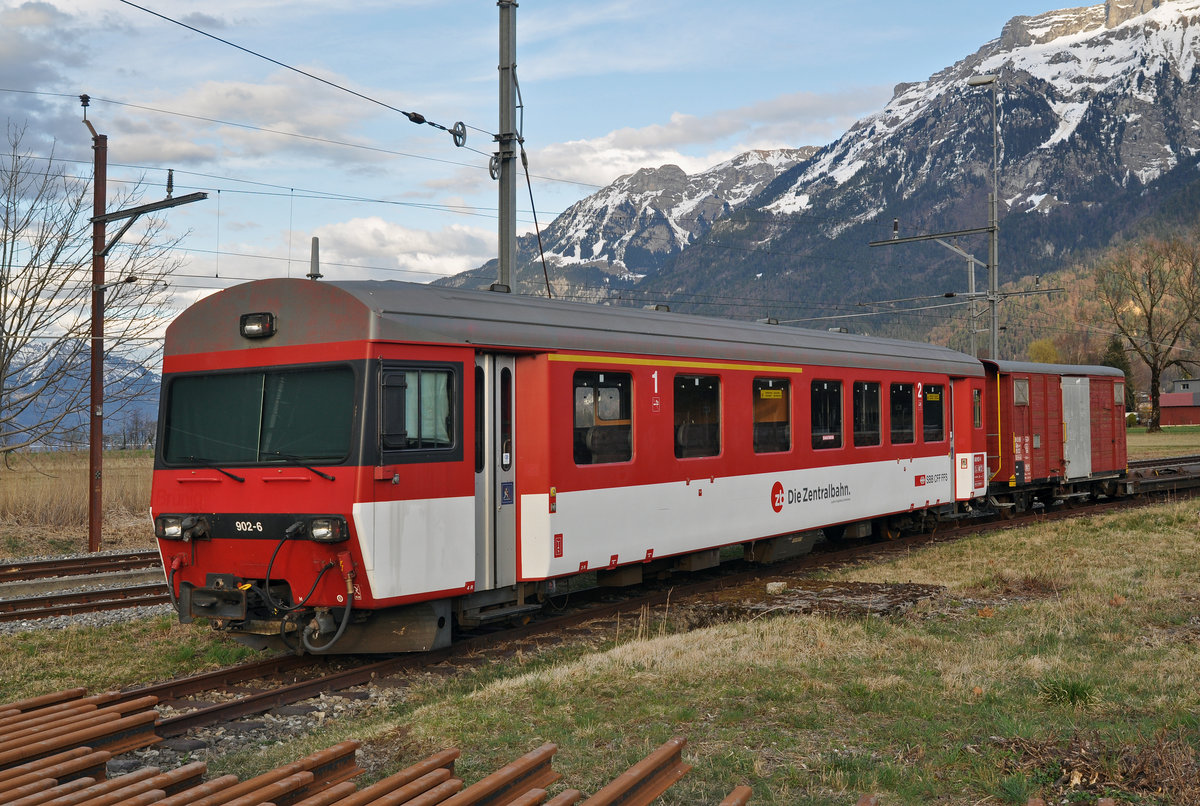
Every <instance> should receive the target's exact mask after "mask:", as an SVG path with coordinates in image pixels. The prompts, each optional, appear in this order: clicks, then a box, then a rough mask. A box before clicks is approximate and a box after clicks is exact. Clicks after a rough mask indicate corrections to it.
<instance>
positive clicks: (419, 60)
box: [0, 0, 1055, 296]
mask: <svg viewBox="0 0 1200 806" xmlns="http://www.w3.org/2000/svg"><path fill="white" fill-rule="evenodd" d="M138 6H141V8H139V7H137V6H133V5H130V4H128V3H125V2H121V0H50V1H49V2H27V3H14V2H8V0H2V1H0V116H2V117H3V118H4V119H5V120H6V122H7V123H8V125H9V127H10V131H11V129H12V127H13V126H16V127H23V128H24V135H23V138H22V142H21V148H22V150H23V151H25V152H27V153H28V154H30V155H32V156H34V157H37V158H44V157H48V156H50V155H51V154H53V155H54V156H55V158H57V159H59V160H61V161H62V163H63V165H64V166H65V167H67V168H68V170H70V171H72V172H76V173H79V174H83V175H87V174H89V173H90V171H91V149H90V145H91V141H90V135H89V134H88V132H87V130H86V128H85V127H84V126H83V124H82V123H81V120H82V111H83V110H82V109H81V107H80V103H79V100H78V96H79V95H80V94H81V93H87V94H89V95H90V96H91V98H92V101H91V106H90V108H89V109H88V112H87V114H88V118H89V120H90V121H91V122H92V123H93V125H95V127H96V128H97V130H98V131H99V132H101V133H103V134H107V135H108V137H109V161H110V168H109V179H110V185H111V187H112V189H113V190H115V189H116V188H117V187H118V186H119V185H120V184H121V183H129V182H137V181H139V180H141V181H143V182H144V183H145V185H146V188H145V195H144V197H143V198H144V200H145V201H153V200H157V199H160V198H162V197H163V195H164V192H165V188H164V184H165V181H166V169H167V168H174V169H175V182H176V193H177V194H182V193H185V192H190V191H192V190H205V191H208V192H209V194H210V196H209V199H208V200H207V201H204V202H199V203H197V204H193V205H189V206H188V207H180V208H175V209H174V210H171V211H169V212H168V213H166V216H167V217H168V220H169V225H170V227H171V228H172V229H173V230H174V231H175V232H176V233H186V237H185V238H184V240H183V243H182V247H183V249H184V250H186V251H185V254H186V257H187V261H186V267H185V268H184V269H183V270H182V272H181V273H180V276H178V277H177V286H178V288H179V290H180V291H181V292H184V293H187V292H190V293H191V294H192V295H193V296H194V295H195V294H198V293H202V291H201V289H206V288H215V287H222V286H224V285H228V284H230V283H232V282H234V281H237V280H240V279H251V278H257V277H263V276H284V275H287V274H290V275H292V276H299V275H303V274H304V273H305V272H306V271H307V260H308V252H309V243H310V240H311V237H312V236H314V235H316V236H320V238H321V253H322V258H323V262H324V263H325V273H326V275H327V276H329V277H342V278H351V277H367V276H369V277H373V278H377V279H389V278H391V279H408V280H416V281H422V282H424V281H428V280H430V279H433V278H434V277H436V276H439V275H441V274H446V273H454V272H458V271H462V270H465V269H468V268H474V267H476V266H478V265H480V264H481V263H483V262H484V261H486V260H487V259H489V258H491V257H493V256H494V253H495V244H496V234H495V230H496V209H495V208H496V188H495V183H494V182H493V181H492V180H491V179H490V178H489V175H488V171H487V162H488V155H489V154H490V153H491V151H492V148H493V145H492V138H491V135H490V132H492V131H495V129H496V128H497V123H496V121H497V117H498V113H497V100H496V95H497V72H496V64H497V58H498V54H497V42H498V11H497V8H496V5H495V3H494V2H491V1H485V0H389V2H379V1H378V0H358V1H357V2H354V3H347V4H340V3H329V2H327V1H326V0H322V2H313V1H312V0H286V2H285V1H284V0H240V1H239V2H238V3H236V4H234V3H219V2H218V3H212V2H208V3H195V2H182V1H181V0H144V2H142V1H141V0H139V3H138ZM1054 7H1055V5H1054V4H1053V3H1052V0H1008V2H1005V3H976V2H969V3H962V2H955V3H951V2H945V0H941V1H940V2H937V1H935V0H909V2H907V3H895V2H887V1H885V0H842V2H839V3H820V4H818V3H809V2H796V0H778V1H776V0H742V2H740V3H729V2H715V1H714V0H686V2H685V0H610V1H609V2H604V3H597V2H594V1H593V2H584V1H583V0H523V2H521V4H520V7H519V8H518V10H517V57H516V61H517V65H518V66H517V76H518V79H519V83H520V88H521V96H522V99H523V101H524V115H523V123H524V125H523V134H524V138H525V147H526V149H527V151H528V153H529V162H530V172H531V174H532V184H533V194H534V201H535V203H536V207H537V213H538V218H539V220H540V222H541V223H542V225H543V226H544V225H545V224H546V223H548V222H549V221H550V220H551V219H553V218H554V216H555V215H557V214H558V213H560V212H561V211H562V210H564V209H565V208H566V207H567V206H568V205H570V204H571V203H572V202H574V201H576V200H578V199H580V198H582V197H584V196H586V195H588V194H589V193H591V192H593V191H594V190H596V189H598V187H600V186H603V185H605V184H607V183H609V182H611V181H612V180H613V179H615V178H616V177H618V176H620V175H621V174H624V173H629V172H631V171H634V170H636V169H638V168H640V167H646V166H658V165H662V164H665V163H675V164H677V165H679V166H681V167H682V168H683V169H684V170H686V171H689V172H694V171H698V170H702V169H704V168H707V167H710V166H712V165H715V164H717V163H719V162H721V161H723V160H725V159H728V158H730V157H731V156H733V155H735V154H737V153H740V152H742V151H745V150H747V149H751V148H772V147H782V146H792V147H794V146H802V145H823V144H825V143H828V142H830V141H832V140H833V139H835V138H836V137H837V136H838V135H839V134H840V133H841V132H843V131H844V130H845V129H846V128H848V127H849V126H850V125H851V124H852V123H853V122H854V121H855V120H856V119H858V118H859V117H861V116H863V115H865V114H868V113H870V112H873V111H876V110H878V109H879V108H880V107H882V106H883V104H885V103H886V102H887V100H888V99H889V98H890V97H891V93H892V88H893V86H894V85H895V84H897V83H899V82H905V81H920V80H923V79H925V78H927V77H929V76H930V75H931V74H932V73H934V72H937V71H938V70H940V69H941V68H943V67H946V66H948V65H950V64H952V63H953V62H955V61H957V60H958V59H960V58H962V57H964V56H966V55H968V54H970V53H973V52H974V51H975V50H977V49H978V48H979V47H980V46H981V45H982V44H984V43H985V42H987V41H988V40H990V39H993V38H995V37H996V36H998V35H999V34H1000V31H1001V29H1002V27H1003V25H1004V23H1005V22H1006V21H1007V20H1008V19H1009V18H1010V17H1012V16H1014V15H1018V14H1038V13H1041V12H1044V11H1048V10H1051V9H1052V8H1054ZM150 12H157V14H160V15H162V17H167V18H170V19H171V20H175V21H178V22H182V23H186V24H187V25H189V26H192V27H193V28H195V29H199V30H200V31H204V32H207V33H209V34H212V35H213V36H215V37H220V38H221V39H225V40H228V41H229V42H231V43H234V44H236V45H239V46H241V47H242V48H245V49H247V50H250V51H254V52H256V53H258V54H261V55H263V56H266V57H269V58H270V59H273V60H275V62H280V63H283V64H284V65H288V66H291V67H295V68H298V69H300V70H303V71H306V72H308V73H312V74H314V75H316V76H319V77H321V78H323V79H326V80H327V81H330V82H333V83H335V84H339V85H341V86H343V87H345V88H348V89H350V90H353V91H354V92H356V93H359V94H360V95H361V96H366V97H365V98H363V97H358V96H356V95H353V94H351V93H350V92H346V91H343V90H339V89H336V88H334V87H331V86H328V85H326V84H323V83H321V82H319V81H316V80H313V79H312V78H308V77H305V76H303V75H300V74H298V73H296V72H294V71H292V70H289V69H287V68H286V67H282V66H280V65H279V64H277V63H273V62H272V61H268V60H267V59H264V58H259V57H257V56H255V55H251V54H249V53H247V52H245V51H243V50H239V49H237V48H234V47H232V46H230V45H229V44H223V43H222V42H219V41H215V40H214V39H212V38H209V37H206V36H204V35H203V34H202V33H198V32H196V31H194V30H189V29H188V28H185V27H182V26H181V25H178V24H176V23H174V22H171V21H169V20H165V19H163V18H162V17H160V16H155V14H153V13H150ZM388 107H393V108H395V109H400V110H404V111H406V112H408V111H414V112H419V113H421V114H422V115H424V116H425V117H426V118H427V119H429V120H431V121H434V122H436V123H439V124H442V125H445V126H452V125H453V124H454V123H455V122H457V121H462V122H463V123H465V124H466V126H467V127H468V128H467V132H468V136H467V142H466V147H464V148H456V147H455V145H454V143H453V142H452V139H451V137H450V136H449V135H448V134H447V133H446V132H444V131H439V130H437V129H435V128H433V127H431V126H427V125H415V124H413V123H411V122H410V121H409V120H408V119H407V118H406V117H404V116H402V115H400V114H399V113H398V112H396V111H394V110H393V109H391V108H388ZM6 150H8V149H7V148H6ZM518 206H519V208H520V210H521V212H520V213H519V220H520V222H521V228H522V231H529V230H530V229H531V227H532V220H533V218H532V214H531V212H530V203H529V197H528V195H527V191H526V189H525V187H524V183H523V182H522V184H521V186H520V193H519V194H518Z"/></svg>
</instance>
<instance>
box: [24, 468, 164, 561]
mask: <svg viewBox="0 0 1200 806" xmlns="http://www.w3.org/2000/svg"><path fill="white" fill-rule="evenodd" d="M6 459H7V461H6V462H5V463H4V464H0V556H9V557H24V556H34V555H42V554H62V553H69V552H75V551H86V550H87V518H88V511H87V506H88V503H87V502H88V456H87V454H86V453H80V452H73V453H36V454H16V455H11V454H10V455H8V456H7V457H6ZM153 467H154V457H153V456H152V455H151V454H150V453H149V452H147V451H110V452H108V453H106V454H105V455H104V527H103V532H102V539H103V547H104V548H142V547H149V546H152V545H153V543H154V540H153V533H152V529H151V526H150V517H149V513H150V482H151V476H152V473H153Z"/></svg>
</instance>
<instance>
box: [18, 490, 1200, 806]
mask: <svg viewBox="0 0 1200 806" xmlns="http://www.w3.org/2000/svg"><path fill="white" fill-rule="evenodd" d="M1198 531H1200V513H1198V511H1197V505H1196V504H1195V503H1194V502H1179V503H1174V504H1166V505H1158V506H1154V507H1148V508H1145V509H1140V510H1133V511H1128V512H1123V513H1115V514H1107V515H1102V516H1084V517H1080V518H1077V519H1074V520H1069V521H1057V522H1052V523H1044V524H1040V525H1036V526H1032V527H1026V528H1021V529H1011V530H1008V531H1005V532H1000V533H996V534H992V535H990V536H980V537H974V538H967V539H964V540H961V541H959V542H956V543H953V544H942V545H936V546H932V547H929V548H926V549H921V550H919V551H915V552H912V553H910V554H908V555H905V556H903V557H901V558H900V559H897V560H894V561H892V562H889V563H887V564H882V565H872V566H865V567H859V568H855V569H851V570H848V571H844V572H838V573H834V574H828V578H829V579H830V580H857V581H861V582H870V583H878V584H883V585H889V584H893V583H923V584H928V585H940V586H944V588H945V591H944V593H943V594H942V595H941V596H940V597H939V598H936V599H934V600H929V601H925V602H923V603H920V604H918V605H916V606H914V607H913V608H911V609H910V610H908V611H905V612H901V613H897V614H894V615H890V616H885V617H879V616H855V617H847V616H842V617H836V616H825V617H823V616H816V615H787V616H775V617H772V616H770V615H767V616H766V617H762V618H757V619H751V620H746V621H741V622H737V623H718V624H715V625H714V626H710V627H707V628H704V629H700V630H698V631H692V632H683V631H682V626H681V624H680V623H679V622H678V621H676V620H675V618H674V616H675V615H678V616H679V617H680V618H682V617H683V612H684V609H683V608H681V607H679V606H678V605H676V606H675V607H673V608H672V609H671V610H670V611H669V612H668V613H667V614H666V615H663V614H659V615H658V616H656V617H653V618H647V619H644V620H643V621H642V622H641V623H639V624H636V625H628V624H627V625H626V626H625V628H624V629H623V630H622V631H621V639H620V640H616V638H617V636H616V635H612V636H609V637H608V638H607V639H605V638H603V637H601V638H600V639H599V643H597V642H596V639H593V641H592V643H590V644H582V645H576V644H570V643H548V644H547V648H546V649H545V650H544V651H534V652H528V651H527V652H524V653H517V654H515V655H512V656H510V657H507V658H504V659H502V660H498V661H496V662H494V663H491V664H488V665H484V666H482V667H480V668H478V669H476V670H474V671H470V672H466V673H462V674H459V675H456V676H452V677H443V676H440V675H439V676H429V677H427V678H424V679H420V680H417V681H414V682H413V683H412V685H410V686H409V687H408V688H407V689H405V695H404V700H403V702H402V703H401V704H399V705H394V706H391V707H389V708H381V709H378V710H377V711H376V712H375V713H374V714H373V715H371V716H369V717H366V718H360V719H358V720H356V721H353V722H344V723H337V724H333V725H330V726H329V727H327V728H325V729H323V731H322V732H321V733H320V734H318V735H314V736H307V737H300V738H295V739H288V740H285V742H284V743H283V744H280V745H277V746H271V747H265V748H261V749H260V750H258V751H255V752H253V753H246V754H243V755H241V756H234V757H229V758H210V759H208V761H209V764H210V771H234V772H237V773H239V774H242V775H246V774H249V773H251V772H254V771H260V770H263V769H266V768H269V767H272V766H275V765H277V764H280V763H283V762H284V761H290V760H292V759H295V758H297V757H299V756H300V755H302V754H304V753H306V752H309V751H310V750H312V749H315V748H318V747H323V746H328V745H329V744H332V743H333V742H335V741H339V740H341V739H344V738H359V739H364V740H367V741H368V742H370V743H371V745H372V747H373V748H374V749H373V751H372V755H373V756H374V757H376V758H384V759H387V762H386V765H385V768H384V769H377V770H376V771H375V772H376V774H383V773H386V772H390V771H394V770H395V769H398V768H400V767H402V766H404V765H406V764H409V763H412V762H413V761H415V760H417V759H419V758H423V757H424V756H425V755H428V754H429V753H430V752H432V751H434V750H437V749H441V748H443V747H448V746H456V747H459V748H461V749H462V751H463V753H462V758H461V759H460V762H459V765H458V773H459V774H460V775H462V776H463V777H464V778H465V779H466V780H468V781H473V780H477V779H478V778H480V777H482V775H483V774H485V773H486V772H490V771H492V770H495V769H497V768H499V767H500V766H502V765H503V764H505V763H507V762H508V761H511V760H512V759H513V758H516V757H517V756H519V755H521V754H523V753H525V752H527V751H528V750H531V749H533V748H535V747H537V746H539V745H540V744H542V743H543V742H546V741H551V742H555V743H556V744H558V746H559V752H558V754H557V755H556V756H555V760H554V767H555V769H556V770H558V771H560V772H561V773H562V774H563V776H564V781H566V782H569V783H570V785H572V786H575V787H578V788H582V789H584V790H586V791H589V792H594V791H595V790H596V789H597V788H599V787H600V786H601V785H602V784H604V783H606V782H607V781H608V780H609V779H611V778H612V777H613V776H615V775H616V774H617V773H619V772H620V771H622V770H624V769H625V768H626V767H628V766H629V765H630V764H632V763H634V762H636V761H637V760H639V759H641V758H642V757H644V756H645V755H646V754H647V753H648V752H649V751H650V750H651V749H652V748H653V747H655V746H657V745H658V744H660V743H661V742H663V741H665V740H666V739H668V738H670V737H672V736H685V737H687V739H688V746H687V749H686V752H685V757H686V759H687V761H688V762H689V763H691V764H692V765H693V769H692V771H691V772H690V773H688V775H687V776H685V777H684V779H683V780H682V781H681V782H680V783H678V784H676V785H675V786H674V787H673V788H672V789H671V790H669V791H668V793H667V795H666V796H664V798H663V799H662V801H661V802H662V803H664V804H676V805H682V804H689V805H690V804H712V803H717V802H719V801H720V800H721V798H722V797H724V795H725V794H727V793H728V792H729V791H730V790H731V789H732V788H733V786H735V785H737V784H741V783H746V784H749V785H750V786H752V787H753V789H754V800H753V802H754V803H755V804H758V805H759V806H765V805H766V804H780V805H782V804H787V805H788V806H807V805H809V804H814V805H815V804H821V805H822V806H824V805H825V804H829V805H830V806H832V804H845V803H853V802H854V801H855V800H856V799H857V798H858V796H859V795H860V794H862V793H866V792H878V793H881V794H882V800H881V802H882V803H883V804H888V805H891V804H912V806H917V805H918V804H919V805H920V806H927V804H931V803H938V804H962V805H963V806H965V805H966V804H979V803H992V804H1024V803H1025V802H1026V801H1027V800H1028V798H1029V797H1031V796H1033V795H1040V796H1042V797H1045V798H1046V799H1047V800H1048V801H1049V802H1055V803H1080V804H1088V803H1095V801H1096V799H1097V798H1098V797H1099V796H1101V795H1110V796H1113V797H1116V798H1118V799H1120V801H1121V802H1124V803H1136V804H1163V805H1165V804H1196V803H1200V755H1198V751H1200V689H1198V687H1197V685H1196V679H1197V678H1196V669H1197V668H1200V615H1198V614H1200V540H1198V539H1197V532H1198ZM695 620H696V618H695V611H694V609H693V610H691V611H689V615H688V616H687V619H686V621H688V622H689V623H694V622H695ZM639 636H640V637H639ZM2 641H3V646H4V647H5V651H4V652H0V701H3V700H5V699H11V698H13V697H14V696H30V695H33V694H37V693H39V692H42V691H49V690H52V689H56V688H62V687H64V686H66V685H67V684H68V683H86V684H87V685H89V686H91V687H92V688H93V689H96V690H99V689H104V688H112V687H119V686H123V685H127V684H129V683H132V682H134V681H137V680H142V679H144V676H145V675H146V674H147V673H149V674H151V675H158V676H166V675H169V674H173V673H182V672H183V671H185V670H192V669H194V668H197V667H201V666H203V665H205V663H219V662H222V661H223V659H225V658H226V657H230V655H229V653H230V652H236V650H232V649H231V648H230V646H229V645H227V644H226V643H225V642H223V641H221V639H219V638H217V637H215V636H213V635H211V634H209V633H205V632H203V631H202V629H198V628H196V627H195V626H191V627H179V626H177V625H171V624H169V623H168V622H165V621H162V622H154V623H151V624H145V625H132V626H126V627H121V628H107V629H106V630H104V631H99V630H67V631H64V632H61V633H39V634H31V635H23V636H16V637H7V638H4V639H2ZM100 646H103V647H105V648H106V649H105V650H104V651H101V650H99V649H97V647H100ZM147 658H155V660H154V661H153V662H152V664H151V662H150V661H148V660H147ZM47 660H48V661H49V662H47ZM148 664H150V665H148Z"/></svg>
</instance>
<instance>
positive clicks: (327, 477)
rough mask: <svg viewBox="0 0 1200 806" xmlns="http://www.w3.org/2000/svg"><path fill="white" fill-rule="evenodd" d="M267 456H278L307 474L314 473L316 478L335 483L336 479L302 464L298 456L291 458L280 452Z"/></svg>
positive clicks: (290, 455) (288, 454)
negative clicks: (302, 469)
mask: <svg viewBox="0 0 1200 806" xmlns="http://www.w3.org/2000/svg"><path fill="white" fill-rule="evenodd" d="M267 455H268V456H278V457H279V458H280V459H285V460H287V461H289V462H294V463H295V464H296V466H297V467H302V468H304V469H305V470H307V471H309V472H312V473H316V474H317V475H318V476H320V477H321V478H323V479H329V480H330V481H337V479H336V478H334V477H333V476H331V475H330V474H328V473H324V472H322V471H320V470H317V469H316V468H315V467H312V466H311V465H306V464H304V460H302V459H301V458H300V457H299V456H293V455H292V454H290V453H282V452H280V451H271V452H270V453H269V454H267Z"/></svg>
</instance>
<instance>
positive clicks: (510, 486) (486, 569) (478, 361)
mask: <svg viewBox="0 0 1200 806" xmlns="http://www.w3.org/2000/svg"><path fill="white" fill-rule="evenodd" d="M513 362H514V357H513V356H511V355H495V354H490V353H480V354H478V355H476V356H475V589H476V590H492V589H493V588H501V587H505V586H508V585H515V584H516V582H517V502H516V452H515V445H514V442H513V429H514V423H515V407H516V401H517V392H516V376H515V373H514V371H513Z"/></svg>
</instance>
